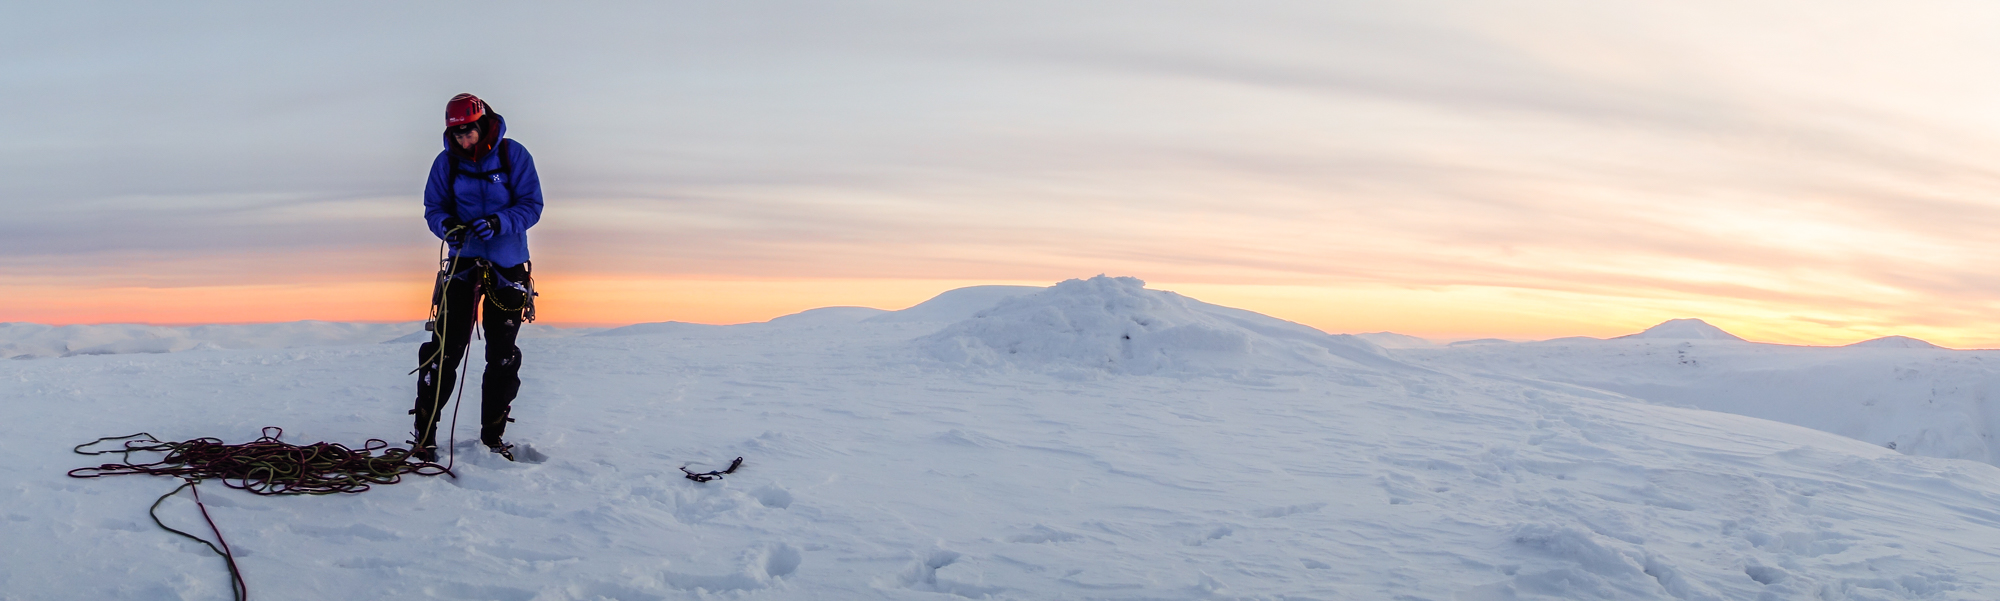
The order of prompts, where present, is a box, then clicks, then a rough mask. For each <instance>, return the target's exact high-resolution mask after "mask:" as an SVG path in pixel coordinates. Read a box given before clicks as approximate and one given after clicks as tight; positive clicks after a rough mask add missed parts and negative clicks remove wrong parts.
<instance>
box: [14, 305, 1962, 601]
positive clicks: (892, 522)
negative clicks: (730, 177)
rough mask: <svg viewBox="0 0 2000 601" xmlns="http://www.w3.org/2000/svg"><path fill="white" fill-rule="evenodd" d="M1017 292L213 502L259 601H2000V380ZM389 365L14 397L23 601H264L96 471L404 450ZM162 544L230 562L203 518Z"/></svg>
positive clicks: (1945, 365)
mask: <svg viewBox="0 0 2000 601" xmlns="http://www.w3.org/2000/svg"><path fill="white" fill-rule="evenodd" d="M1017 292H1019V294H998V293H994V294H991V295H989V296H985V297H984V298H974V297H980V296H982V295H985V294H986V292H972V293H960V294H957V295H953V298H948V299H945V301H944V302H940V303H939V304H937V305H933V308H941V307H949V308H950V309H951V310H950V311H944V310H942V309H940V310H939V311H938V313H937V315H947V314H958V315H960V317H957V318H955V319H951V320H946V321H936V320H933V318H930V317H926V318H924V319H913V320H909V321H898V320H893V319H892V320H880V321H878V320H877V318H881V317H887V316H888V315H891V314H889V313H874V312H871V311H866V310H852V309H853V308H831V309H829V310H821V311H816V312H815V311H809V312H804V313H801V314H798V315H797V316H795V317H793V318H786V319H775V320H772V321H771V322H768V323H762V324H744V325H737V326H703V327H698V328H696V327H687V326H688V325H689V324H677V325H672V324H651V325H653V326H654V327H649V328H636V327H635V328H632V329H623V332H622V333H620V334H616V335H600V336H564V337H549V338H534V339H528V340H525V341H523V343H522V346H523V354H524V356H525V357H526V359H525V367H524V369H523V371H522V378H523V381H522V387H521V398H520V400H519V401H517V402H516V404H515V405H514V411H513V416H514V417H515V418H517V419H518V420H519V421H518V422H517V423H515V424H513V425H512V426H511V427H510V429H509V430H508V434H509V436H510V437H511V438H513V439H514V440H516V441H517V442H521V443H525V444H529V445H532V446H533V448H534V449H536V450H537V451H538V452H539V453H540V454H541V456H540V457H538V462H532V463H531V462H523V463H512V462H508V461H506V460H504V459H501V458H499V457H497V456H495V455H493V454H490V453H487V452H486V451H485V450H484V449H483V448H481V447H480V446H479V445H478V444H477V443H476V442H475V441H474V438H475V436H476V433H477V431H478V425H477V424H476V423H473V421H472V420H471V419H464V418H463V415H462V416H461V419H460V420H459V421H458V422H457V428H456V430H455V431H452V432H448V433H447V436H448V437H450V438H451V439H454V440H455V444H454V445H452V446H451V447H450V449H451V451H452V453H453V454H454V456H455V459H453V461H454V467H453V470H454V472H455V473H456V476H455V477H444V476H440V477H435V478H410V479H406V480H405V481H403V482H401V483H397V484H380V485H377V486H375V488H374V490H372V491H369V492H366V493H362V494H359V495H331V496H321V497H285V498H279V497H259V496H256V495H252V494H249V493H245V492H242V491H236V490H230V489H227V488H224V487H222V486H217V484H218V483H217V482H212V481H211V482H204V483H202V484H200V485H199V486H200V488H199V490H200V491H201V498H202V499H203V500H204V502H205V503H206V504H207V508H208V512H209V516H210V517H212V518H213V519H214V522H215V523H216V525H217V527H218V528H219V529H220V530H221V531H222V532H223V533H224V534H225V535H226V536H227V540H228V542H229V544H230V545H231V547H232V548H234V549H235V550H236V551H237V554H238V562H239V564H240V567H241V568H242V570H243V574H244V577H245V579H246V580H247V581H248V584H249V588H250V593H251V597H252V598H254V599H300V600H306V601H313V600H333V599H341V600H345V599H404V598H444V599H509V600H522V601H527V600H535V601H599V600H605V599H620V600H628V601H629V600H647V601H655V600H666V599H736V600H795V599H796V600H840V601H846V600H876V599H896V600H912V601H914V600H919V599H996V600H999V599H1019V600H1041V599H1078V600H1085V599H1088V600H1106V601H1113V600H1116V601H1133V600H1140V599H1147V600H1187V601H1196V600H1204V601H1205V600H1213V599H1273V600H1275V599H1322V600H1332V599H1370V600H1373V599H1382V600H1404V601H1408V600H1434V601H1445V600H1452V601H1493V600H1527V599H1534V600H1569V599H1618V600H1642V601H1669V600H1673V601H1686V600H1702V601H1719V600H1732V601H1733V600H1737V599H1746V600H1748V599H1756V600H1794V599H1797V600H1870V601H1914V600H1943V599H1950V600H1983V599H1996V598H2000V570H1995V569H1994V566H1996V565H2000V542H1996V541H2000V519H1995V516H1996V511H1995V508H1996V507H2000V468H1996V467H1994V466H1992V465H1988V464H1985V463H1978V462H1974V461H1965V460H1958V459H1948V458H1940V457H1948V456H1961V453H1959V451H1960V450H1965V451H1966V452H1971V451H1972V450H1976V445H1975V446H1967V445H1973V443H1974V442H1975V441H1977V440H1978V439H1979V438H1980V435H1981V433H1982V432H1986V431H1990V430H1988V426H1987V425H1986V424H1987V422H1986V419H1985V418H1983V417H1981V416H1980V415H1981V414H1980V413H1979V412H1980V411H1984V408H1985V405H1984V403H1985V402H1986V401H1985V399H1986V398H1989V397H1994V396H1995V394H1994V393H1995V392H2000V389H1995V388H1993V383H1994V381H1993V380H1992V379H1991V373H1992V372H1991V371H1989V370H1988V369H1987V368H1986V366H1985V363H1986V362H1987V359H1993V360H1994V363H1996V364H2000V355H1996V354H1993V353H1985V352H1969V351H1947V350H1937V349H1918V348H1869V347H1860V348H1833V349H1824V348H1822V349H1807V348H1801V347H1781V346H1776V345H1762V344H1747V343H1742V342H1733V341H1725V340H1675V339H1625V340H1604V341H1599V340H1567V341H1556V342H1542V343H1514V344H1494V345H1474V346H1458V347H1449V348H1445V347H1433V348H1409V349H1388V350H1384V349H1382V348H1380V347H1378V346H1376V345H1373V344H1370V343H1368V342H1366V341H1364V340H1362V339H1360V338H1356V337H1348V336H1330V335H1326V334H1324V333H1320V332H1318V331H1317V330H1314V329H1312V328H1308V327H1305V326H1301V325H1298V324H1294V323H1291V322H1286V321H1283V320H1279V319H1274V318H1270V317H1266V316H1262V315H1258V314H1255V313H1251V312H1248V311H1242V310H1240V309H1232V308H1228V307H1220V306H1216V305H1212V304H1208V303H1202V302H1200V301H1198V300H1195V299H1192V298H1187V297H1184V296H1181V295H1178V294H1173V293H1170V292H1165V291H1159V290H1151V289H1147V288H1144V287H1143V285H1142V284H1141V283H1140V282H1138V281H1137V280H1133V279H1130V278H1104V277H1099V278H1090V279H1083V280H1070V281H1066V282H1062V283H1059V284H1056V285H1055V286H1053V287H1049V288H1031V289H1029V290H1023V291H1017ZM948 294H949V293H948ZM941 298H942V296H941ZM934 300H935V299H934ZM987 300H991V301H993V302H991V303H988V302H986V301H987ZM976 305H984V306H976ZM921 306H923V305H919V307H921ZM913 309H914V307H913ZM929 310H930V309H926V311H929ZM906 311H908V310H906ZM606 333H607V334H609V332H606ZM375 342H379V341H371V342H366V343H355V344H349V345H345V346H318V347H300V348H288V349H242V350H230V349H205V350H200V351H197V352H176V353H164V354H127V355H75V356H70V357H62V358H49V359H43V360H35V361H0V440H5V441H6V444H7V447H6V448H7V450H8V455H9V456H8V462H7V464H6V467H4V468H0V518H4V519H0V540H5V541H8V542H9V543H11V544H9V545H5V546H0V599H5V600H9V601H11V600H13V599H23V600H26V599H187V600H193V599H204V600H206V599H228V598H229V597H230V596H231V595H230V592H229V590H228V585H227V583H228V577H227V572H226V570H225V568H224V566H223V563H222V561H221V560H220V559H218V558H217V557H216V556H215V555H213V554H211V553H210V552H209V551H208V549H207V548H205V547H203V546H201V545H200V544H198V543H195V542H193V541H189V540H187V539H183V538H180V537H177V536H174V535H172V534H169V533H167V532H165V531H163V530H161V529H159V528H158V527H157V526H155V525H154V523H153V521H152V518H151V517H149V516H148V508H149V507H150V506H151V504H152V502H153V499H154V498H155V497H157V496H158V495H160V494H162V493H165V492H168V491H171V490H173V489H174V487H175V486H177V485H179V484H180V482H179V481H178V480H175V479H172V478H148V477H113V478H104V479H97V480H78V479H72V478H69V477H67V476H66V475H65V472H66V471H67V470H69V469H72V468H76V467H83V466H88V465H95V464H97V463H100V462H103V461H107V460H113V461H115V460H116V458H115V457H89V456H82V455H77V454H75V453H74V452H72V450H71V449H72V447H73V446H75V445H77V444H79V443H84V442H89V441H91V440H92V439H96V438H98V437H101V436H115V435H122V434H128V433H131V432H139V431H144V432H151V433H154V434H158V435H159V436H161V437H163V438H167V439H172V440H185V439H190V438H195V437H201V436H214V437H219V438H222V439H224V440H226V441H230V442H242V441H247V440H250V439H252V438H255V437H256V436H257V435H258V434H259V432H260V430H261V428H262V427H264V426H282V427H284V428H285V436H286V438H287V439H288V440H292V441H295V442H312V441H322V440H323V441H330V442H340V443H344V444H349V445H352V446H360V445H361V443H362V442H363V441H365V440H367V439H370V438H382V439H388V440H392V441H401V440H403V438H404V437H405V432H407V429H408V427H409V416H408V415H407V414H406V413H405V411H406V410H407V409H408V408H409V406H410V403H411V399H412V390H411V389H412V382H413V380H412V378H413V376H410V375H409V373H408V372H409V368H410V360H411V355H410V351H411V349H410V348H409V347H408V346H406V345H384V344H376V343H375ZM477 344H478V343H475V345H477ZM471 355H472V356H474V357H477V356H480V355H481V352H480V350H479V349H477V348H474V349H472V351H471ZM468 380H471V381H472V382H474V383H475V385H476V382H477V381H478V378H477V377H472V378H468ZM467 397H468V398H467V400H468V401H469V402H471V403H473V404H475V405H476V404H477V403H478V400H477V397H478V393H477V391H476V390H475V391H471V393H470V394H468V395H467ZM1642 399H1644V400H1642ZM1670 405H1677V406H1670ZM1693 406H1704V407H1708V408H1712V409H1716V410H1713V411H1711V410H1703V409H1697V408H1691V407H1693ZM1725 411H1726V412H1725ZM476 413H477V409H476V407H475V408H471V409H467V410H466V411H465V413H464V415H472V414H476ZM1986 413H1987V414H1992V415H2000V411H1987V412H1986ZM1753 415H1756V416H1772V417H1775V418H1781V419H1787V420H1798V421H1795V422H1794V423H1800V424H1806V425H1811V426H1813V427H1814V428H1817V429H1808V428H1806V427H1800V426H1799V425H1792V424H1787V423H1780V422H1778V421H1772V420H1769V419H1759V418H1757V417H1751V416H1753ZM1954 422H1958V423H1959V424H1960V425H1959V426H1958V428H1961V429H1954V426H1952V424H1953V423H1954ZM1843 429H1847V430H1843ZM1833 432H1838V433H1839V434H1835V433H1833ZM1890 442H1895V443H1898V444H1897V448H1896V449H1894V450H1891V449H1889V448H1886V447H1887V443H1890ZM736 457H743V458H744V464H743V468H742V469H741V470H740V471H738V472H737V473H734V474H730V475H728V476H727V477H725V478H724V479H722V480H717V481H713V482H706V483H697V482H693V481H690V480H688V479H686V478H683V477H682V473H681V471H680V469H679V468H681V467H683V466H685V467H688V468H690V469H692V470H696V471H705V470H712V469H719V468H720V467H722V466H725V465H728V464H729V463H730V461H731V460H732V459H733V458H736ZM137 458H139V459H149V458H150V457H137ZM159 517H160V519H161V520H162V521H163V522H164V523H166V524H168V525H170V526H173V527H176V528H179V529H183V530H186V531H188V532H192V533H196V534H201V535H208V530H207V524H206V522H205V520H204V518H203V516H202V514H201V513H200V512H199V511H197V510H196V508H195V507H194V505H193V503H192V502H191V497H190V496H189V495H187V494H186V493H183V494H182V495H181V496H178V497H174V498H170V499H167V500H166V501H165V502H163V503H161V504H160V506H159Z"/></svg>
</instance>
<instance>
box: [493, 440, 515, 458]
mask: <svg viewBox="0 0 2000 601" xmlns="http://www.w3.org/2000/svg"><path fill="white" fill-rule="evenodd" d="M486 450H489V451H493V452H495V453H499V454H500V456H501V457H506V458H507V460H508V461H514V445H512V444H508V443H506V442H502V441H499V440H493V441H487V442H486Z"/></svg>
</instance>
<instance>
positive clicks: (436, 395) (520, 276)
mask: <svg viewBox="0 0 2000 601" xmlns="http://www.w3.org/2000/svg"><path fill="white" fill-rule="evenodd" d="M527 281H528V266H527V264H525V263H523V264H521V265H515V266H513V267H500V266H496V265H493V264H491V263H488V262H486V261H485V260H483V259H473V258H461V257H453V258H452V259H451V261H450V263H449V264H448V265H447V267H446V268H445V269H444V270H443V271H440V272H438V284H437V286H436V288H434V289H433V291H432V293H431V303H432V305H433V306H435V307H436V309H437V320H436V321H434V322H433V323H432V326H431V341H430V342H426V343H424V344H423V346H421V347H419V348H418V350H417V357H418V360H419V361H420V362H421V364H422V367H419V368H418V369H417V374H418V375H417V403H416V405H417V406H416V408H415V409H412V410H411V411H410V413H412V414H414V415H416V417H417V418H416V424H415V426H414V428H415V432H416V437H417V439H416V441H415V442H416V444H417V445H418V446H419V447H423V446H436V445H437V423H438V419H439V417H440V414H441V413H442V411H443V409H444V406H445V404H447V403H448V402H449V401H450V400H451V391H452V385H453V384H454V383H455V380H456V379H457V374H456V371H457V369H458V362H459V360H460V359H462V358H463V355H464V354H465V349H466V344H467V343H468V342H469V341H470V340H471V339H472V322H473V319H474V317H475V316H477V317H478V318H479V322H480V325H481V326H482V327H483V328H484V329H485V332H486V372H485V374H484V375H483V376H481V381H480V386H479V401H480V402H479V438H480V440H482V441H485V442H487V443H489V444H490V443H497V442H499V441H500V435H501V434H503V433H505V432H506V430H507V422H508V421H509V420H508V419H507V413H508V411H509V410H510V409H511V407H512V405H513V403H514V396H515V395H516V394H519V393H520V391H521V348H520V347H518V346H515V345H514V340H515V338H516V337H517V336H518V335H520V333H521V322H522V317H523V313H524V310H525V309H526V308H527V303H528V301H529V296H528V294H527V291H526V290H525V289H524V288H516V287H515V285H520V286H525V285H526V283H527Z"/></svg>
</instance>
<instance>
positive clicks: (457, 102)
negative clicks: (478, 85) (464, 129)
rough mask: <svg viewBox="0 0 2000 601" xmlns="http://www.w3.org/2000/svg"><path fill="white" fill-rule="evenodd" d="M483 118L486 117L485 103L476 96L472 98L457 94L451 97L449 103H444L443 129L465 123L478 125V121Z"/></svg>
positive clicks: (467, 95)
mask: <svg viewBox="0 0 2000 601" xmlns="http://www.w3.org/2000/svg"><path fill="white" fill-rule="evenodd" d="M485 116H486V101H484V100H480V99H479V97H478V96H473V95H471V94H459V95H457V96H453V97H451V102H448V103H445V105H444V126H445V127H457V126H459V125H464V124H467V123H478V122H479V119H480V118H481V117H485Z"/></svg>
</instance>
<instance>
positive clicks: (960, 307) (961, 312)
mask: <svg viewBox="0 0 2000 601" xmlns="http://www.w3.org/2000/svg"><path fill="white" fill-rule="evenodd" d="M1043 290H1047V288H1038V287H1035V286H969V287H965V288H959V289H956V290H949V291H946V292H945V293H943V294H939V295H937V296H936V297H932V298H931V299H930V300H927V301H924V302H922V303H918V304H917V305H916V306H913V307H910V308H908V309H903V310H901V311H891V312H888V313H885V314H882V315H876V316H873V317H869V318H868V320H869V321H871V322H875V323H910V322H936V323H950V322H954V321H959V320H962V319H966V318H970V317H972V316H973V315H974V314H976V313H979V312H980V311H985V310H987V309H991V308H993V306H994V305H997V304H1000V301H1003V300H1006V299H1009V298H1013V297H1016V296H1022V295H1027V294H1034V293H1037V292H1041V291H1043Z"/></svg>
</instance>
